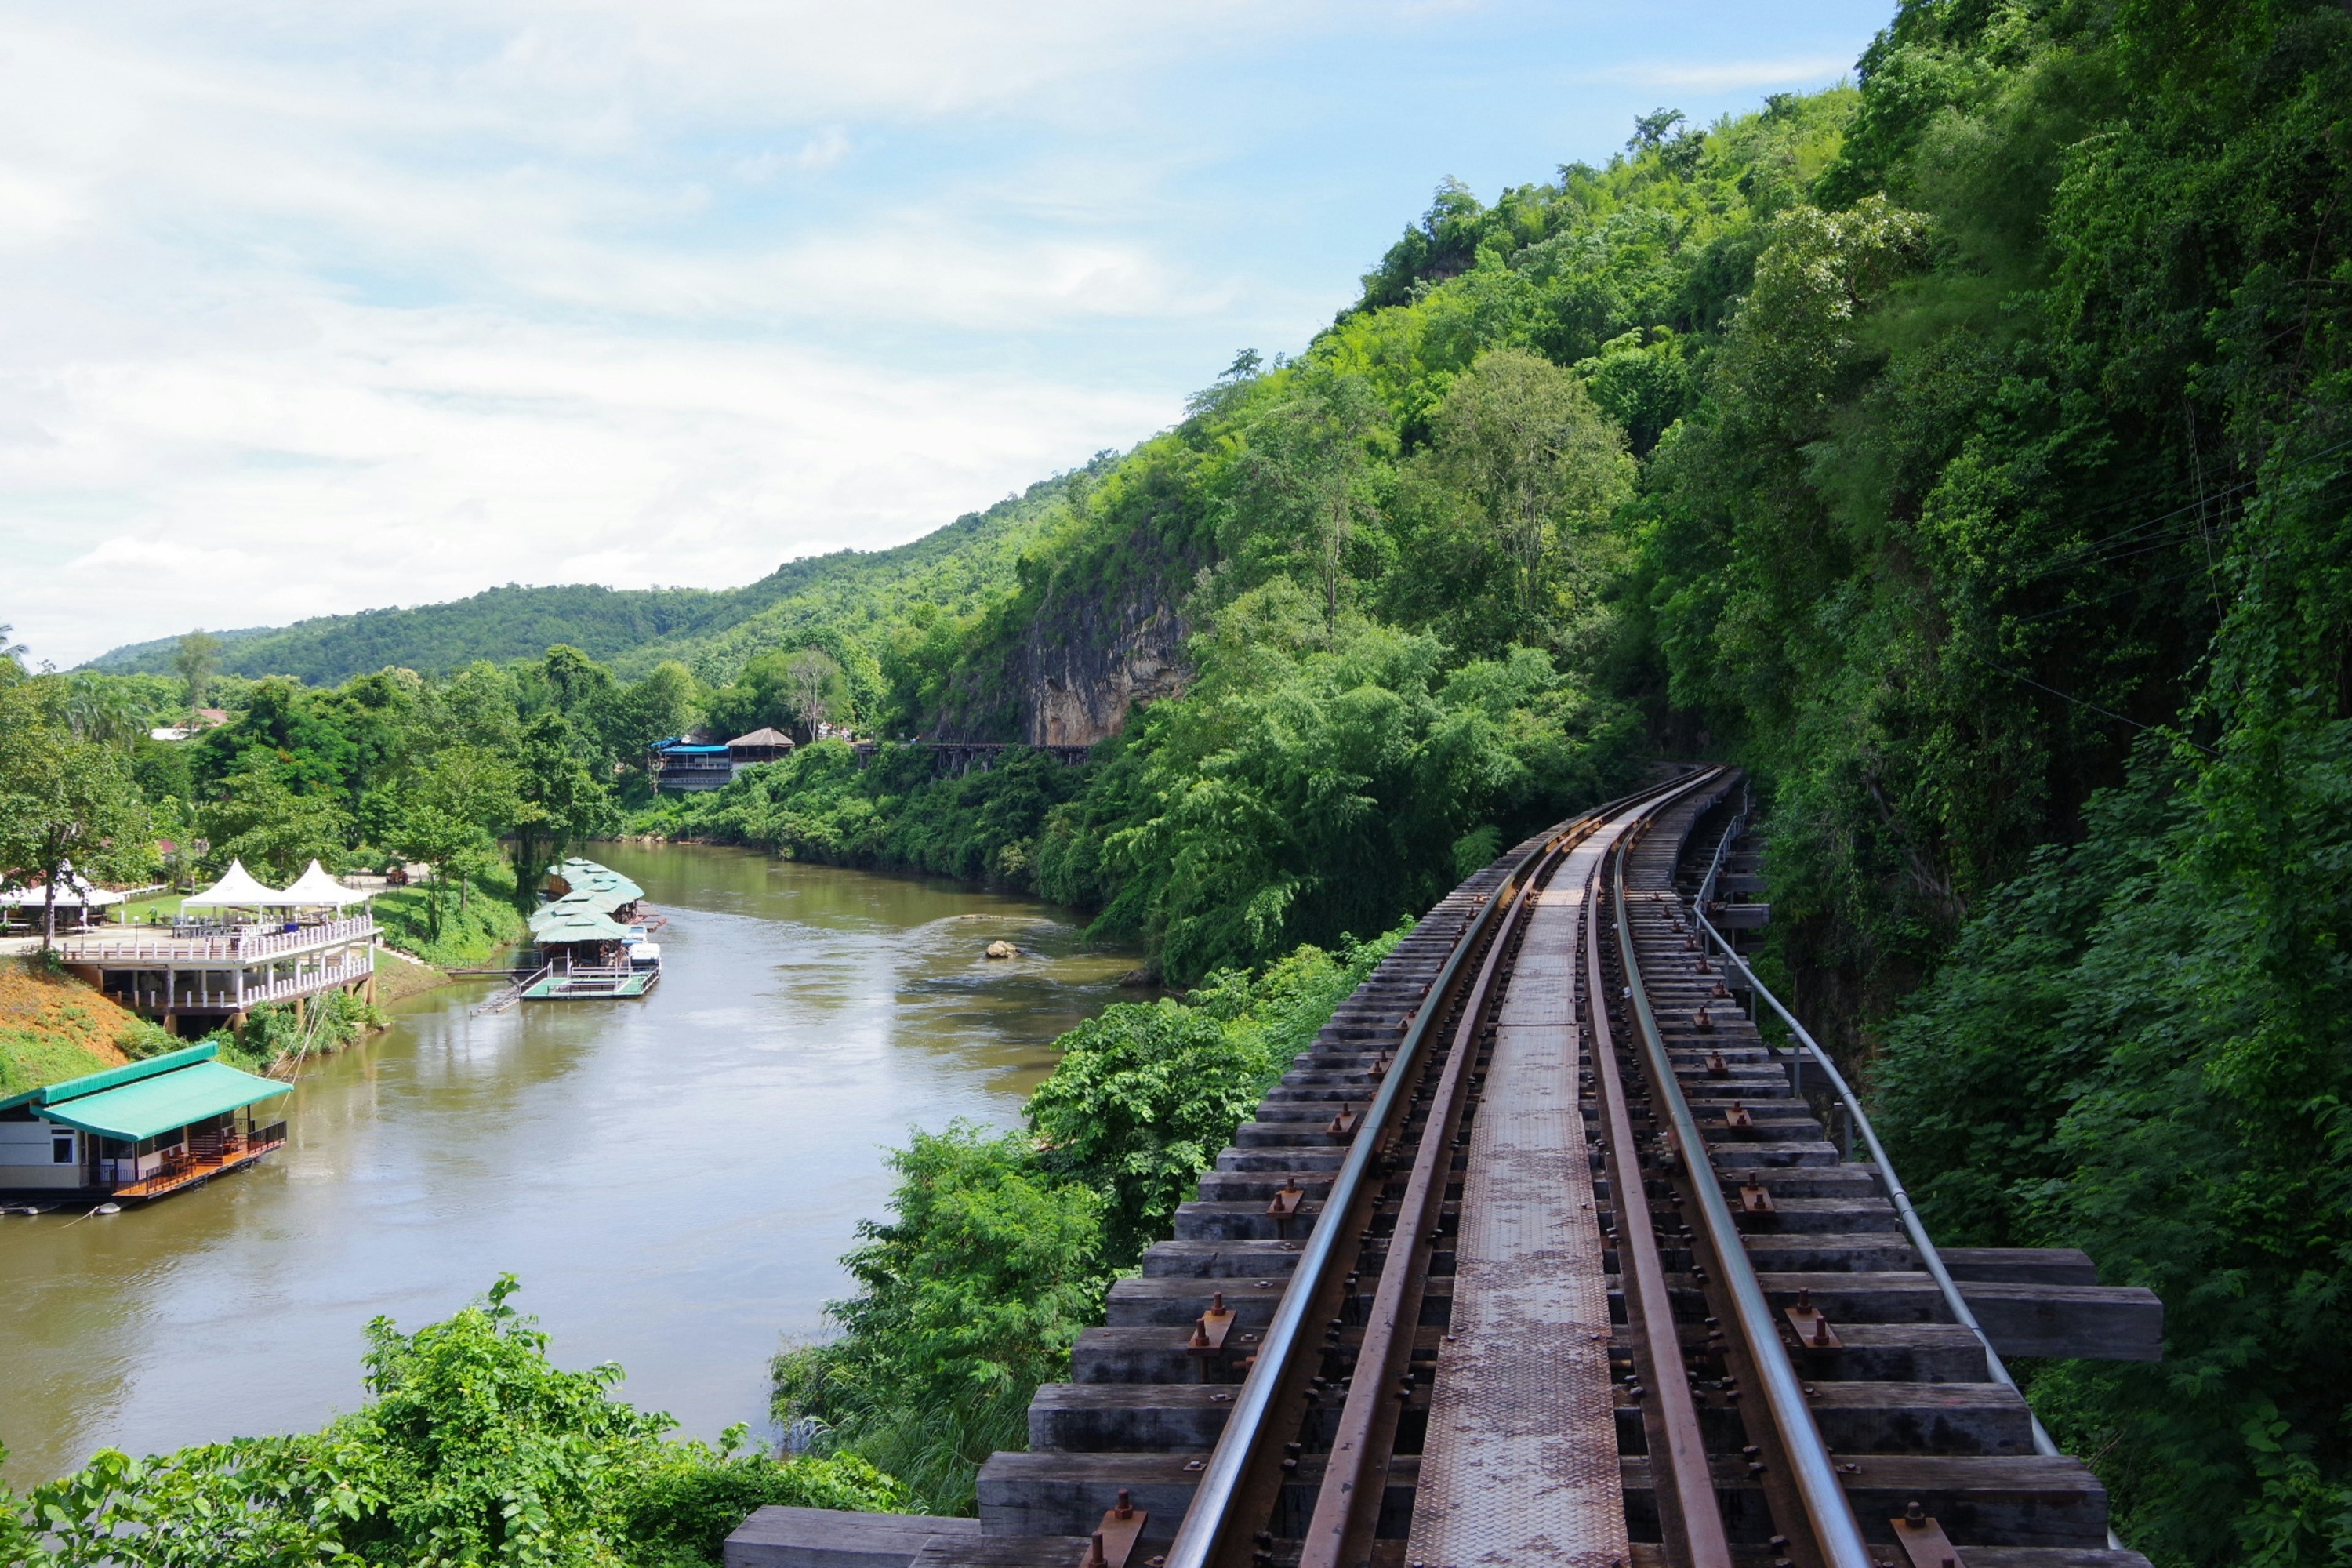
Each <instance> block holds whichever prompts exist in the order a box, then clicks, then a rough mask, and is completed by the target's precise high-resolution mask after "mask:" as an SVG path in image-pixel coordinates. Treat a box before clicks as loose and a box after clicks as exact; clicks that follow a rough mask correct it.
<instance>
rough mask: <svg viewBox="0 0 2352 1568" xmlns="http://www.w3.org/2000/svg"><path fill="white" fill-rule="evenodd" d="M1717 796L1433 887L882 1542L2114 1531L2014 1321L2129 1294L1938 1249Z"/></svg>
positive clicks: (1645, 799)
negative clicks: (957, 1521) (1018, 1406)
mask: <svg viewBox="0 0 2352 1568" xmlns="http://www.w3.org/2000/svg"><path fill="white" fill-rule="evenodd" d="M1743 800H1744V794H1743V788H1742V784H1741V782H1740V780H1739V777H1738V774H1737V773H1736V772H1733V771H1731V770H1727V769H1720V768H1695V769H1687V770H1684V771H1682V772H1680V773H1677V774H1676V775H1675V776H1673V777H1671V778H1666V779H1663V780H1661V781H1659V782H1658V783H1656V784H1654V785H1652V786H1651V787H1650V788H1648V789H1645V790H1643V792H1641V793H1639V794H1637V795H1632V796H1629V797H1627V798H1625V799H1623V800H1620V801H1616V802H1612V803H1611V804H1610V805H1605V806H1602V807H1600V808H1598V809H1596V810H1595V811H1593V812H1591V813H1589V814H1587V815H1586V816H1581V817H1579V818H1576V819H1574V820H1572V821H1570V822H1566V823H1563V824H1561V825H1559V826H1557V827H1555V828H1553V829H1550V830H1549V831H1548V832H1546V833H1544V834H1541V835H1539V836H1538V837H1536V838H1533V839H1530V840H1529V841H1528V842H1527V843H1525V844H1522V845H1520V846H1519V847H1517V848H1516V849H1514V850H1513V851H1511V853H1509V854H1508V855H1506V856H1505V857H1503V858H1501V859H1499V860H1497V861H1496V863H1495V864H1494V865H1493V866H1490V867H1488V868H1486V870H1485V871H1483V872H1481V873H1479V874H1478V875H1477V876H1475V877H1473V878H1471V879H1469V880H1468V881H1466V882H1465V883H1464V884H1463V885H1462V887H1461V888H1459V889H1456V890H1455V891H1454V893H1453V894H1452V895H1451V896H1449V897H1448V898H1447V899H1446V900H1444V901H1443V902H1442V903H1441V904H1440V905H1439V906H1438V907H1437V908H1436V909H1435V910H1432V911H1431V913H1430V914H1429V916H1428V917H1426V918H1425V919H1424V920H1423V921H1422V922H1421V923H1420V925H1419V926H1418V927H1417V928H1416V929H1415V931H1413V932H1412V934H1411V935H1410V936H1409V937H1408V938H1407V939H1406V941H1405V942H1403V943H1402V944H1401V945H1400V946H1399V947H1398V949H1397V950H1396V952H1395V953H1394V954H1392V955H1391V958H1390V959H1389V960H1388V961H1386V962H1385V963H1383V964H1382V965H1381V967H1380V969H1379V970H1378V971H1376V972H1375V973H1374V974H1373V975H1372V976H1371V978H1370V980H1368V981H1367V982H1366V983H1365V984H1364V985H1363V987H1362V988H1361V989H1360V991H1359V992H1358V993H1357V994H1356V995H1355V996H1353V997H1352V998H1350V1000H1349V1003H1348V1004H1347V1005H1344V1006H1343V1007H1342V1008H1341V1009H1340V1010H1339V1013H1338V1014H1337V1015H1336V1016H1334V1018H1333V1020H1332V1022H1331V1024H1330V1026H1328V1027H1327V1028H1326V1029H1325V1030H1324V1031H1323V1033H1322V1035H1321V1036H1320V1037H1318V1040H1317V1042H1316V1044H1315V1045H1314V1047H1311V1048H1310V1049H1309V1050H1308V1051H1307V1053H1305V1054H1304V1055H1302V1056H1301V1057H1300V1058H1298V1059H1297V1062H1296V1064H1295V1065H1294V1066H1293V1068H1292V1069H1291V1070H1290V1071H1289V1072H1288V1073H1286V1075H1285V1077H1284V1078H1283V1079H1282V1080H1281V1082H1280V1083H1279V1084H1278V1085H1277V1086H1276V1088H1275V1089H1274V1090H1273V1091H1272V1092H1271V1093H1270V1094H1269V1095H1268V1096H1267V1098H1266V1100H1265V1101H1264V1102H1263V1103H1262V1104H1261V1106H1260V1107H1259V1109H1258V1111H1257V1113H1256V1117H1255V1120H1254V1121H1250V1122H1246V1123H1244V1124H1243V1125H1242V1126H1241V1127H1240V1128H1239V1129H1238V1130H1237V1131H1236V1134H1235V1138H1234V1145H1233V1147H1231V1148H1229V1149H1227V1150H1226V1151H1225V1152H1223V1154H1222V1155H1221V1156H1220V1157H1219V1158H1218V1161H1217V1164H1216V1168H1215V1169H1214V1170H1213V1171H1211V1172H1210V1173H1207V1174H1206V1175H1205V1176H1204V1177H1203V1179H1202V1184H1201V1196H1200V1198H1199V1200H1198V1201H1196V1202H1193V1203H1191V1204H1187V1205H1184V1206H1183V1208H1182V1209H1181V1211H1180V1213H1179V1215H1178V1219H1177V1227H1176V1231H1177V1234H1176V1236H1175V1237H1174V1238H1173V1239H1171V1240H1169V1241H1165V1242H1161V1243H1160V1244H1158V1245H1157V1246H1155V1247H1152V1248H1151V1249H1150V1253H1149V1255H1148V1256H1147V1258H1146V1259H1145V1264H1144V1268H1143V1271H1142V1273H1141V1274H1140V1275H1139V1276H1138V1277H1136V1278H1133V1279H1123V1280H1121V1281H1119V1282H1118V1284H1117V1285H1116V1286H1114V1287H1113V1289H1112V1290H1111V1293H1110V1298H1109V1301H1108V1323H1107V1325H1106V1326H1105V1327H1103V1328H1099V1329H1095V1330H1090V1331H1087V1334H1086V1335H1084V1336H1082V1337H1081V1339H1080V1341H1079V1342H1078V1345H1077V1347H1076V1352H1074V1354H1073V1357H1072V1376H1073V1380H1072V1381H1071V1382H1070V1383H1067V1384H1053V1385H1049V1386H1048V1387H1046V1388H1045V1389H1043V1390H1041V1391H1040V1392H1039V1394H1038V1396H1037V1399H1036V1401H1035V1403H1034V1405H1032V1407H1031V1412H1030V1434H1029V1436H1030V1447H1029V1449H1028V1450H1027V1451H1026V1452H1023V1453H1004V1454H999V1455H996V1456H995V1457H994V1458H992V1459H991V1461H990V1462H989V1464H988V1466H987V1467H986V1468H984V1469H983V1470H982V1476H981V1482H980V1500H981V1521H980V1531H979V1533H977V1534H973V1533H954V1534H948V1533H940V1534H936V1535H931V1536H928V1537H926V1536H924V1535H923V1534H922V1533H921V1532H920V1530H919V1529H917V1530H916V1531H914V1533H912V1534H909V1535H908V1536H907V1537H906V1542H907V1544H906V1545H905V1547H904V1549H901V1547H898V1546H893V1547H890V1548H889V1549H888V1550H887V1552H884V1553H883V1554H882V1555H881V1556H877V1557H874V1558H872V1559H870V1561H872V1562H873V1563H877V1564H878V1563H882V1562H885V1561H887V1562H890V1563H899V1562H911V1563H914V1564H915V1565H916V1568H946V1565H948V1564H953V1563H970V1564H980V1563H986V1564H994V1565H1004V1568H1011V1565H1015V1564H1021V1565H1028V1564H1036V1565H1040V1568H1076V1565H1078V1564H1081V1563H1096V1564H1097V1565H1108V1568H1294V1565H1296V1568H1408V1565H1410V1568H1485V1565H1489V1564H1493V1565H1501V1564H1522V1563H1524V1564H1551V1563H1561V1564H1576V1565H1579V1568H1633V1565H1636V1564H1644V1565H1646V1564H1677V1565H1687V1568H1728V1565H1735V1564H1736V1565H1738V1568H1767V1565H1774V1568H1778V1565H1780V1564H1787V1565H1790V1568H1874V1565H1875V1564H1881V1563H1885V1564H1889V1565H1892V1568H1944V1565H1945V1564H1951V1565H1952V1568H2127V1565H2137V1568H2145V1559H2142V1558H2140V1557H2139V1556H2138V1555H2137V1553H2133V1552H2126V1551H2123V1550H2121V1549H2120V1548H2118V1547H2116V1545H2115V1544H2114V1542H2113V1538H2112V1537H2111V1536H2110V1535H2109V1534H2108V1533H2107V1521H2106V1497H2105V1491H2104V1490H2103V1489H2101V1487H2100V1485H2099V1483H2098V1481H2097V1480H2096V1479H2095V1477H2094V1476H2093V1475H2092V1474H2091V1473H2090V1471H2089V1470H2088V1469H2087V1468H2084V1466H2083V1465H2082V1464H2080V1463H2079V1462H2078V1461H2076V1460H2074V1459H2073V1458H2067V1457H2066V1456H2064V1455H2063V1454H2061V1453H2059V1452H2058V1450H2057V1448H2056V1446H2055V1445H2054V1444H2053V1443H2052V1442H2051V1441H2050V1439H2049V1437H2048V1435H2047V1434H2046V1433H2044V1432H2043V1431H2042V1429H2041V1427H2040V1426H2039V1424H2038V1423H2036V1422H2035V1421H2034V1420H2033V1418H2032V1414H2031V1412H2030V1411H2029V1410H2028V1409H2027V1407H2026V1405H2025V1402H2024V1400H2023V1399H2022V1398H2021V1396H2020V1395H2019V1394H2018V1392H2017V1390H2016V1387H2015V1386H2014V1384H2012V1383H2011V1382H2010V1380H2009V1374H2008V1372H2007V1370H2006V1368H2005V1367H2004V1365H2003V1364H2002V1361H2001V1355H2002V1353H2004V1352H2005V1353H2008V1354H2028V1355H2060V1356H2064V1355H2108V1356H2125V1357H2130V1358H2134V1359H2153V1357H2154V1356H2155V1355H2156V1354H2157V1353H2158V1350H2159V1348H2160V1340H2161V1315H2160V1314H2161V1310H2160V1307H2159V1306H2158V1304H2157V1302H2156V1300H2155V1299H2154V1298H2153V1297H2152V1296H2149V1295H2148V1294H2147V1292H2145V1291H2137V1290H2127V1289H2105V1288H2102V1287H2100V1286H2098V1285H2097V1284H2096V1282H2095V1278H2094V1277H2093V1275H2092V1274H2091V1271H2090V1266H2089V1262H2088V1260H2087V1259H2086V1258H2084V1257H2083V1256H2082V1255H2081V1254H2079V1253H2074V1252H2068V1251H2062V1250H2023V1249H1972V1250H1964V1249H1946V1250H1944V1251H1942V1252H1940V1253H1939V1252H1938V1251H1937V1248H1936V1247H1934V1245H1933V1243H1932V1242H1931V1240H1930V1239H1929V1238H1928V1237H1927V1233H1926V1231H1925V1230H1924V1228H1922V1227H1921V1226H1919V1224H1918V1221H1917V1218H1916V1215H1914V1214H1913V1213H1912V1211H1911V1209H1910V1205H1909V1201H1908V1198H1907V1196H1906V1194H1904V1191H1903V1188H1902V1186H1901V1184H1899V1182H1897V1181H1895V1178H1894V1176H1893V1174H1892V1173H1891V1172H1889V1171H1888V1170H1887V1169H1886V1168H1885V1162H1884V1159H1883V1154H1880V1152H1879V1151H1878V1149H1877V1144H1876V1141H1875V1138H1874V1136H1873V1135H1872V1134H1871V1132H1870V1130H1869V1127H1868V1123H1867V1121H1866V1119H1865V1118H1864V1117H1863V1115H1862V1111H1861V1108H1860V1107H1859V1105H1858V1104H1856V1103H1854V1102H1853V1098H1852V1095H1851V1093H1850V1091H1848V1090H1847V1089H1846V1088H1845V1085H1844V1082H1843V1079H1841V1078H1839V1077H1838V1076H1837V1073H1836V1070H1835V1068H1834V1067H1833V1065H1832V1064H1831V1062H1830V1061H1829V1058H1827V1057H1826V1056H1824V1055H1821V1054H1820V1053H1819V1052H1818V1051H1817V1050H1816V1049H1815V1048H1813V1047H1812V1045H1811V1040H1810V1038H1809V1037H1805V1036H1803V1034H1802V1031H1801V1028H1797V1029H1795V1031H1794V1037H1795V1038H1796V1041H1797V1045H1796V1047H1794V1048H1790V1047H1786V1046H1782V1045H1775V1044H1770V1043H1768V1042H1767V1040H1766V1039H1765V1038H1764V1037H1763V1036H1762V1035H1761V1034H1760V1033H1759V1029H1758V1027H1757V1025H1756V1023H1755V1022H1754V1019H1753V1017H1752V1016H1751V1012H1753V1011H1755V1010H1760V1009H1765V1008H1769V1009H1772V1010H1779V1007H1780V1005H1779V1003H1778V1002H1777V1000H1775V999H1773V998H1771V997H1770V995H1769V993H1768V992H1765V991H1764V990H1763V989H1762V987H1761V986H1759V984H1757V983H1756V981H1755V979H1754V976H1753V975H1752V974H1750V973H1748V970H1747V967H1746V965H1745V963H1744V962H1743V961H1742V960H1741V958H1740V957H1739V954H1738V950H1737V947H1736V946H1735V943H1734V942H1733V941H1732V940H1731V939H1729V938H1727V937H1726V936H1725V935H1724V934H1722V932H1721V931H1718V930H1717V926H1718V925H1722V926H1726V927H1731V928H1738V927H1742V926H1752V924H1753V923H1754V921H1753V920H1752V919H1751V918H1750V917H1753V916H1756V915H1759V914H1762V913H1764V912H1766V911H1763V910H1761V909H1760V908H1759V907H1758V906H1742V905H1740V904H1738V902H1736V901H1734V902H1731V903H1729V904H1725V903H1723V902H1721V901H1720V898H1719V895H1727V896H1728V897H1729V898H1730V899H1732V900H1737V899H1738V896H1739V894H1740V893H1741V892H1742V891H1746V890H1753V889H1757V888H1759V887H1760V883H1759V881H1758V880H1757V879H1755V878H1754V877H1753V876H1752V874H1750V871H1749V869H1748V866H1749V864H1750V863H1752V855H1750V854H1749V852H1748V851H1745V850H1742V849H1740V848H1739V847H1738V838H1739V836H1740V834H1741V832H1742V831H1743V828H1744V823H1745V814H1744V805H1743V804H1742V803H1743ZM1783 1016H1785V1015H1783ZM1787 1021H1788V1023H1789V1025H1790V1026H1794V1025H1795V1020H1794V1019H1793V1017H1790V1018H1788V1020H1787ZM1857 1137H1859V1138H1860V1139H1861V1141H1862V1142H1863V1144H1864V1152H1865V1153H1866V1154H1874V1155H1879V1157H1878V1158H1875V1159H1864V1160H1854V1159H1852V1158H1849V1157H1848V1155H1849V1153H1850V1152H1851V1147H1852V1145H1853V1142H1854V1140H1855V1139H1856V1138H1857ZM894 1539H895V1538H894ZM730 1561H731V1562H741V1563H754V1562H757V1563H777V1564H793V1565H795V1568H797V1565H798V1564H801V1563H808V1564H810V1565H811V1568H814V1565H815V1564H817V1563H819V1562H820V1558H819V1557H818V1556H815V1555H805V1556H793V1555H790V1554H785V1555H774V1556H754V1555H739V1554H736V1553H735V1552H734V1547H733V1545H732V1544H731V1543H730ZM822 1561H823V1562H824V1563H827V1564H829V1565H832V1568H840V1565H841V1564H842V1563H845V1561H846V1560H845V1559H841V1558H838V1557H827V1558H823V1559H822Z"/></svg>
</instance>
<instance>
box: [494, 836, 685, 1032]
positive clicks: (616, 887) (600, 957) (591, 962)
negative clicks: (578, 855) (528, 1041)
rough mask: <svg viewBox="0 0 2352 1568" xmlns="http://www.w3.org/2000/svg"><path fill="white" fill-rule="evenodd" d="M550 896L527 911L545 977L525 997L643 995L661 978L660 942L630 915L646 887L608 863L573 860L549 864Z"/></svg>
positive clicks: (553, 999) (569, 998)
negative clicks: (652, 939) (635, 924)
mask: <svg viewBox="0 0 2352 1568" xmlns="http://www.w3.org/2000/svg"><path fill="white" fill-rule="evenodd" d="M547 886H548V890H549V891H550V892H551V893H552V894H554V895H555V897H554V899H553V900H552V901H551V902H549V903H546V904H543V905H541V907H540V909H539V910H538V912H537V913H535V914H533V915H532V916H531V917H530V934H531V938H532V940H533V941H534V942H537V943H538V944H539V952H540V958H541V961H542V962H543V963H545V964H546V965H547V967H548V971H549V973H547V975H546V977H545V978H543V979H541V980H540V981H537V982H536V983H534V984H531V985H530V986H528V987H527V988H525V990H524V991H523V994H522V999H523V1000H524V1001H526V1002H556V1001H578V1000H584V999H589V998H594V997H610V996H642V995H644V994H646V992H648V991H650V990H652V989H653V988H654V986H655V985H656V984H657V983H659V981H660V979H661V949H659V948H658V947H656V946H654V945H653V944H652V943H651V942H646V941H645V933H644V932H643V931H641V930H632V929H631V926H630V922H631V921H634V920H635V916H636V913H637V903H638V900H642V899H643V898H644V897H645V896H646V890H645V889H643V888H640V887H638V886H637V884H636V883H635V882H633V881H631V880H629V879H628V878H626V877H624V876H622V875H621V874H620V873H619V872H618V871H615V870H614V869H613V868H610V867H608V866H600V865H598V864H597V863H596V862H595V861H593V860H580V859H572V860H566V861H564V862H563V863H562V865H560V866H551V867H549V868H547Z"/></svg>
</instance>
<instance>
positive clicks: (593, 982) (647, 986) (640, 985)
mask: <svg viewBox="0 0 2352 1568" xmlns="http://www.w3.org/2000/svg"><path fill="white" fill-rule="evenodd" d="M660 981H661V971H660V970H658V969H575V970H572V972H571V973H567V974H551V975H549V976H548V977H547V978H546V979H544V980H541V981H540V982H538V983H537V984H533V985H531V986H530V987H529V988H528V989H526V990H525V991H524V992H523V994H522V999H523V1000H524V1001H526V1002H592V1001H598V1000H603V999H609V998H612V997H616V996H618V997H630V996H642V995H644V994H646V992H648V991H651V990H652V989H653V988H654V987H655V986H656V984H660Z"/></svg>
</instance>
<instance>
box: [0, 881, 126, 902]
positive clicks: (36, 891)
mask: <svg viewBox="0 0 2352 1568" xmlns="http://www.w3.org/2000/svg"><path fill="white" fill-rule="evenodd" d="M122 898H123V896H122V895H121V893H110V892H109V891H107V890H106V889H104V888H93V887H91V886H90V885H89V883H87V882H82V883H80V884H79V886H77V885H76V882H75V881H74V880H72V879H68V880H66V881H62V882H59V883H58V900H57V903H58V908H59V909H61V910H79V909H98V908H100V906H102V905H106V904H119V903H121V902H122ZM48 902H49V890H48V889H47V888H9V889H0V906H5V907H7V908H9V909H13V910H37V909H43V908H46V907H47V904H48Z"/></svg>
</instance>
